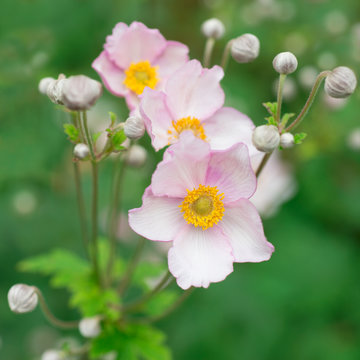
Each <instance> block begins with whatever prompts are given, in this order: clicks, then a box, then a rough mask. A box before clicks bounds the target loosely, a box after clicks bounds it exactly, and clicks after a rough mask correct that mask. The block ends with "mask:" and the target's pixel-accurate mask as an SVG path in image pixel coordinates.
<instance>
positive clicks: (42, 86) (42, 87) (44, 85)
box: [39, 77, 56, 95]
mask: <svg viewBox="0 0 360 360" xmlns="http://www.w3.org/2000/svg"><path fill="white" fill-rule="evenodd" d="M54 81H56V80H55V79H54V78H52V77H46V78H43V79H41V80H40V82H39V91H40V92H41V93H42V94H43V95H46V94H47V89H48V87H49V85H50V84H52V83H53V82H54Z"/></svg>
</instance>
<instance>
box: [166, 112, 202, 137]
mask: <svg viewBox="0 0 360 360" xmlns="http://www.w3.org/2000/svg"><path fill="white" fill-rule="evenodd" d="M184 130H191V131H192V132H193V133H194V135H195V136H197V137H198V138H199V139H201V140H206V135H205V131H204V128H203V127H202V125H201V123H200V120H199V119H197V118H194V117H191V116H188V117H186V118H182V119H179V120H177V121H174V120H173V121H172V127H171V128H170V129H169V130H168V134H169V135H170V137H169V142H170V143H171V142H172V140H176V139H177V138H178V137H179V135H180V134H181V133H182V132H183V131H184Z"/></svg>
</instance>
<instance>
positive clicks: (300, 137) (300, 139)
mask: <svg viewBox="0 0 360 360" xmlns="http://www.w3.org/2000/svg"><path fill="white" fill-rule="evenodd" d="M306 136H307V134H306V133H303V132H302V133H299V134H294V143H295V144H301V143H302V142H303V140H304V139H305V138H306Z"/></svg>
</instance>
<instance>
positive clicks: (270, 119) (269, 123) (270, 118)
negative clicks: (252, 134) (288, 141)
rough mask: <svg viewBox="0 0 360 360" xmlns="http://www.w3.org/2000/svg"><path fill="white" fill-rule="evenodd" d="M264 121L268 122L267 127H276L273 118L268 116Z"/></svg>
mask: <svg viewBox="0 0 360 360" xmlns="http://www.w3.org/2000/svg"><path fill="white" fill-rule="evenodd" d="M265 120H266V121H267V122H268V125H275V126H277V123H276V120H275V118H274V117H273V116H268V117H266V118H265Z"/></svg>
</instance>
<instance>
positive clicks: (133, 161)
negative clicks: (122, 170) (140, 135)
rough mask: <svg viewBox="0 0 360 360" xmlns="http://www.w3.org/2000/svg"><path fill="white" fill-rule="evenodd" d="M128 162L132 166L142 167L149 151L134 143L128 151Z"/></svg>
mask: <svg viewBox="0 0 360 360" xmlns="http://www.w3.org/2000/svg"><path fill="white" fill-rule="evenodd" d="M125 156H126V163H127V164H128V165H129V166H132V167H141V166H143V165H144V164H145V162H146V158H147V153H146V150H145V149H144V148H143V147H142V146H140V145H133V146H131V147H130V149H129V150H128V151H127V153H126V155H125Z"/></svg>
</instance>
